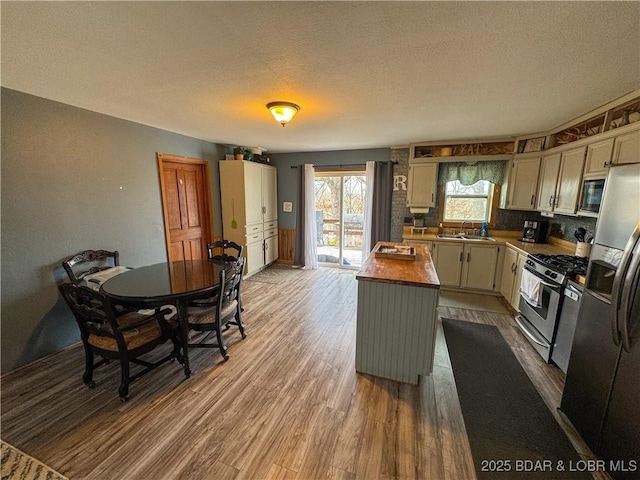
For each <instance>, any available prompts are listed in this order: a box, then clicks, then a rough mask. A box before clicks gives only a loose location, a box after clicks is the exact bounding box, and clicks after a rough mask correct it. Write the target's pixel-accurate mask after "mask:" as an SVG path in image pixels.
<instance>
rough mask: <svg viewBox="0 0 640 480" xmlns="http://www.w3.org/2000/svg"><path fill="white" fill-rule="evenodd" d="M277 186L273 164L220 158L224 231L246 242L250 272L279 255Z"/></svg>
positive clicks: (229, 236) (234, 238)
mask: <svg viewBox="0 0 640 480" xmlns="http://www.w3.org/2000/svg"><path fill="white" fill-rule="evenodd" d="M277 187H278V185H277V176H276V168H275V167H272V166H271V165H263V164H261V163H256V162H247V161H244V160H221V161H220V196H221V199H222V224H223V226H222V235H223V237H224V238H225V240H231V241H233V242H236V243H237V244H239V245H243V246H244V256H245V257H246V258H247V270H246V274H247V275H251V274H252V273H255V272H257V271H259V270H261V269H262V268H263V267H265V266H266V265H269V264H270V263H273V262H275V261H276V260H277V259H278V199H277Z"/></svg>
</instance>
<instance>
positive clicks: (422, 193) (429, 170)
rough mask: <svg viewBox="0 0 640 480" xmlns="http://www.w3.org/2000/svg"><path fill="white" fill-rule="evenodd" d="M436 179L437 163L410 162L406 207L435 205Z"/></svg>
mask: <svg viewBox="0 0 640 480" xmlns="http://www.w3.org/2000/svg"><path fill="white" fill-rule="evenodd" d="M437 179H438V164H437V163H435V162H424V163H411V164H410V165H409V179H408V182H407V207H418V208H424V207H435V205H436V189H437V185H436V183H437Z"/></svg>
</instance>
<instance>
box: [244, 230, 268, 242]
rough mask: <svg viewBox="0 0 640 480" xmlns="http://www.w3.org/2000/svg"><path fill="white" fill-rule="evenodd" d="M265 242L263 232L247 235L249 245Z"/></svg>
mask: <svg viewBox="0 0 640 480" xmlns="http://www.w3.org/2000/svg"><path fill="white" fill-rule="evenodd" d="M262 240H264V234H263V233H262V232H256V233H252V234H251V235H247V245H248V244H250V243H255V242H261V241H262Z"/></svg>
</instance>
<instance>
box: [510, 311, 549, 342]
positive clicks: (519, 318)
mask: <svg viewBox="0 0 640 480" xmlns="http://www.w3.org/2000/svg"><path fill="white" fill-rule="evenodd" d="M524 321H525V320H524V318H522V315H518V316H516V323H517V324H518V326H519V327H520V331H521V332H522V333H524V334H525V336H526V337H527V338H528V339H529V340H531V341H532V342H533V343H535V344H536V345H540V346H541V347H544V348H549V345H547V344H546V343H544V342H543V341H542V340H540V339H538V338H536V335H534V334H533V332H531V331H530V330H529V329H528V328H527V327H526V325H525V324H524Z"/></svg>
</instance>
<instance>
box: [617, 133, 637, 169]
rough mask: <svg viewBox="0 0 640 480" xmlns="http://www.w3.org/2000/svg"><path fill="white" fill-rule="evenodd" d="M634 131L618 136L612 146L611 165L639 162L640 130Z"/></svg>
mask: <svg viewBox="0 0 640 480" xmlns="http://www.w3.org/2000/svg"><path fill="white" fill-rule="evenodd" d="M634 127H635V129H634V130H632V131H630V132H627V133H624V134H622V135H618V136H617V137H616V138H615V141H614V144H613V158H612V163H613V164H618V163H637V162H640V129H639V128H638V125H637V124H636V125H634Z"/></svg>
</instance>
